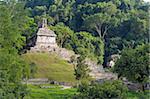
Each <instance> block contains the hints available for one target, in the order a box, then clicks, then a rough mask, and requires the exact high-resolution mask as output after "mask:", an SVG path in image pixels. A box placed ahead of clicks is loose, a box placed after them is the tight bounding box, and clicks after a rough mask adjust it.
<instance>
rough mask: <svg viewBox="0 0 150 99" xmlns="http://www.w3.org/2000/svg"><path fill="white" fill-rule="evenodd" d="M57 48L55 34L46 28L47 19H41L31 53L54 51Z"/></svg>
mask: <svg viewBox="0 0 150 99" xmlns="http://www.w3.org/2000/svg"><path fill="white" fill-rule="evenodd" d="M57 47H58V46H57V43H56V34H55V33H54V31H52V30H50V29H49V28H48V27H47V19H43V22H42V25H41V27H40V28H39V29H38V32H37V39H36V42H35V46H34V47H32V48H31V51H55V49H56V48H57Z"/></svg>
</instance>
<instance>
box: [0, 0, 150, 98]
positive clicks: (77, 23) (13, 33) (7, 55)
mask: <svg viewBox="0 0 150 99" xmlns="http://www.w3.org/2000/svg"><path fill="white" fill-rule="evenodd" d="M149 6H150V5H149V4H148V3H144V2H143V1H142V0H18V1H15V0H3V1H0V99H10V98H11V99H23V98H24V97H25V95H26V94H27V93H28V91H27V86H26V85H25V84H22V83H21V81H22V80H23V79H26V78H29V77H36V76H37V75H34V74H36V71H37V70H36V69H37V68H36V66H35V65H36V63H35V62H31V63H28V62H29V61H26V60H24V59H22V57H21V54H22V53H23V52H22V51H23V50H24V49H25V48H26V46H27V44H28V43H29V42H30V40H31V39H32V38H33V37H34V36H35V34H36V31H37V29H38V26H40V22H41V19H42V18H43V17H46V18H47V19H48V26H49V28H50V29H52V30H53V31H55V32H56V34H57V35H58V36H57V43H58V45H59V46H60V47H64V48H67V49H70V50H73V51H74V52H75V53H76V54H80V55H81V56H84V57H88V58H90V59H92V60H95V61H97V62H98V63H99V64H103V63H104V65H105V63H106V62H107V57H108V56H110V55H112V54H121V58H120V59H119V60H118V61H117V63H116V65H115V67H114V72H116V73H118V76H119V78H122V77H126V78H127V79H128V80H129V81H132V82H136V83H140V84H141V85H144V84H145V83H147V82H148V80H149V79H148V76H149V60H148V59H149V45H148V42H149V38H148V37H149V35H148V31H149V15H148V8H149ZM63 62H64V61H62V63H63ZM64 64H65V65H66V64H67V63H64ZM46 66H48V65H46ZM56 66H58V67H59V66H60V64H57V65H56ZM66 68H67V67H66ZM75 74H76V79H78V80H79V79H83V78H86V79H87V78H88V70H87V66H86V65H85V64H84V63H83V62H82V61H79V62H78V64H77V68H76V69H75ZM64 75H65V74H64ZM56 77H57V75H56ZM72 77H73V75H72V76H71V78H72ZM84 80H85V79H84ZM81 82H82V81H81ZM81 82H80V83H81ZM126 91H127V90H126V87H125V86H124V85H123V84H122V82H120V81H110V82H109V81H108V82H104V83H103V84H95V83H94V84H90V82H87V84H80V85H79V86H78V93H77V94H76V96H75V97H74V98H78V97H80V98H82V99H84V97H86V98H89V99H95V98H102V99H103V98H106V99H107V98H108V99H109V98H119V99H121V98H124V97H125V95H124V93H127V92H126ZM142 91H143V93H144V91H145V89H144V87H143V89H142ZM33 97H35V96H33ZM140 97H141V96H140ZM142 97H143V96H142Z"/></svg>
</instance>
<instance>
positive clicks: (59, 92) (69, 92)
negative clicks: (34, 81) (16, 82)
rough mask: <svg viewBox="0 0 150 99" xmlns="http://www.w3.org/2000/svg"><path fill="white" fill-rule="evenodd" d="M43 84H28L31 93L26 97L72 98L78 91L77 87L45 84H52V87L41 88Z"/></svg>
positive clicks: (41, 98)
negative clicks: (67, 87) (65, 87)
mask: <svg viewBox="0 0 150 99" xmlns="http://www.w3.org/2000/svg"><path fill="white" fill-rule="evenodd" d="M40 86H43V85H37V86H35V85H28V88H29V90H30V94H29V95H28V96H26V97H25V99H71V97H72V96H73V95H74V94H75V93H76V89H75V88H71V89H64V90H63V89H62V87H60V86H56V85H44V86H50V88H47V89H43V88H40Z"/></svg>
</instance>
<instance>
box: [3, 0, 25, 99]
mask: <svg viewBox="0 0 150 99" xmlns="http://www.w3.org/2000/svg"><path fill="white" fill-rule="evenodd" d="M20 7H21V4H20V3H17V2H11V1H7V2H4V3H3V4H2V5H0V19H1V20H0V25H1V27H0V75H1V78H0V98H1V99H9V98H12V99H16V98H23V97H24V96H25V94H26V86H24V85H22V84H21V81H22V79H23V78H26V77H27V76H28V73H27V71H28V70H27V69H28V68H27V66H28V65H27V64H26V63H24V61H23V60H21V59H20V56H19V55H18V50H20V49H21V48H22V46H23V45H24V42H25V38H24V37H23V36H22V32H23V31H24V30H23V26H24V24H23V23H22V18H24V16H23V12H22V11H21V8H20ZM18 16H20V18H21V20H20V19H19V18H18Z"/></svg>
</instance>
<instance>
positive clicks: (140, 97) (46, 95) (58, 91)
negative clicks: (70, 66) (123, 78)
mask: <svg viewBox="0 0 150 99" xmlns="http://www.w3.org/2000/svg"><path fill="white" fill-rule="evenodd" d="M41 86H50V88H47V89H44V88H41ZM28 89H29V93H30V94H29V95H28V96H26V97H25V99H71V97H72V96H73V95H74V94H76V93H77V89H76V88H71V89H65V90H63V89H62V87H60V86H57V85H28ZM149 97H150V95H149V94H148V91H147V92H145V93H143V92H134V91H129V92H128V93H127V96H126V98H125V99H149Z"/></svg>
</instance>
